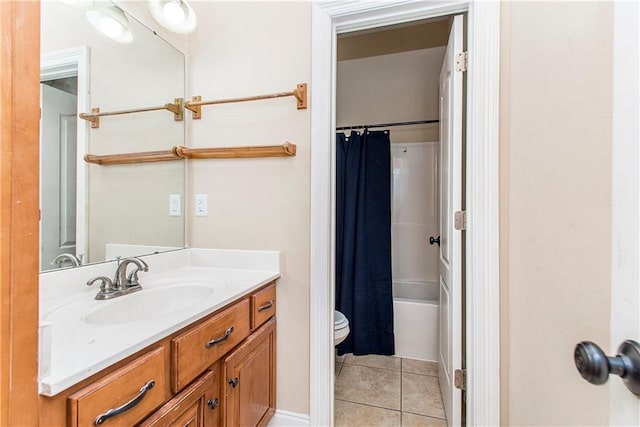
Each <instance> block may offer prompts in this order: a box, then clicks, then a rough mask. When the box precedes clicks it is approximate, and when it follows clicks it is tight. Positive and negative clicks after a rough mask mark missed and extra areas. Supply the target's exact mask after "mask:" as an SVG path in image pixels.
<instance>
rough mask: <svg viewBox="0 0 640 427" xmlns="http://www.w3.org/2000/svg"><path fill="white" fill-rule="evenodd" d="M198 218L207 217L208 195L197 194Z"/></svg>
mask: <svg viewBox="0 0 640 427" xmlns="http://www.w3.org/2000/svg"><path fill="white" fill-rule="evenodd" d="M196 216H207V195H206V194H196Z"/></svg>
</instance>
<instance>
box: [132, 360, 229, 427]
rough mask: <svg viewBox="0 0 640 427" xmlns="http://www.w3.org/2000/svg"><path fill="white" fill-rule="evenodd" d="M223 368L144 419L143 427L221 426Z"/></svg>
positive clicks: (194, 383) (199, 380)
mask: <svg viewBox="0 0 640 427" xmlns="http://www.w3.org/2000/svg"><path fill="white" fill-rule="evenodd" d="M218 367H219V365H216V367H215V368H214V370H213V371H207V372H205V373H204V375H202V376H201V377H200V378H198V379H197V380H195V381H194V382H193V383H192V384H191V385H189V386H188V387H187V388H185V389H184V390H183V391H182V392H181V393H180V394H178V395H177V396H176V397H174V398H173V399H171V400H170V401H169V402H167V403H166V404H165V405H164V406H162V408H160V409H158V410H157V411H156V412H155V413H154V414H153V415H151V416H150V417H149V418H147V419H146V420H144V421H143V422H142V423H141V424H140V425H139V427H205V426H206V427H218V420H219V418H220V417H219V412H220V409H219V397H218V396H219V391H220V384H219V369H218Z"/></svg>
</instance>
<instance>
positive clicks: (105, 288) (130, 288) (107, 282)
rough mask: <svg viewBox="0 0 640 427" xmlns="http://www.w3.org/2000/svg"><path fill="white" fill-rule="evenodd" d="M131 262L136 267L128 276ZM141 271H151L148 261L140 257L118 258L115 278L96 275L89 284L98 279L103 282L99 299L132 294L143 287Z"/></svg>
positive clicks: (97, 295)
mask: <svg viewBox="0 0 640 427" xmlns="http://www.w3.org/2000/svg"><path fill="white" fill-rule="evenodd" d="M129 264H134V265H135V267H134V269H133V270H131V273H129V275H128V276H127V267H128V266H129ZM139 271H149V266H148V265H147V263H146V262H144V261H143V260H141V259H140V258H125V259H123V260H122V261H120V260H118V268H116V274H115V276H114V277H113V280H111V279H109V278H108V277H104V276H99V277H94V278H93V279H91V280H89V281H88V282H87V286H91V285H93V284H94V283H95V282H97V281H100V282H101V283H100V291H98V293H97V294H96V299H97V300H105V299H111V298H116V297H119V296H122V295H126V294H130V293H131V292H136V291H139V290H141V289H142V286H140V282H138V272H139Z"/></svg>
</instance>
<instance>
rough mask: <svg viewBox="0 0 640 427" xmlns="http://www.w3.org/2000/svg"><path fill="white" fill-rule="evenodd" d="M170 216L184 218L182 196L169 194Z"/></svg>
mask: <svg viewBox="0 0 640 427" xmlns="http://www.w3.org/2000/svg"><path fill="white" fill-rule="evenodd" d="M169 216H182V196H181V195H180V194H169Z"/></svg>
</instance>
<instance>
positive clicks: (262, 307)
mask: <svg viewBox="0 0 640 427" xmlns="http://www.w3.org/2000/svg"><path fill="white" fill-rule="evenodd" d="M271 307H273V300H269V302H268V303H266V304H264V305H261V306H260V307H258V311H263V310H266V309H268V308H271Z"/></svg>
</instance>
